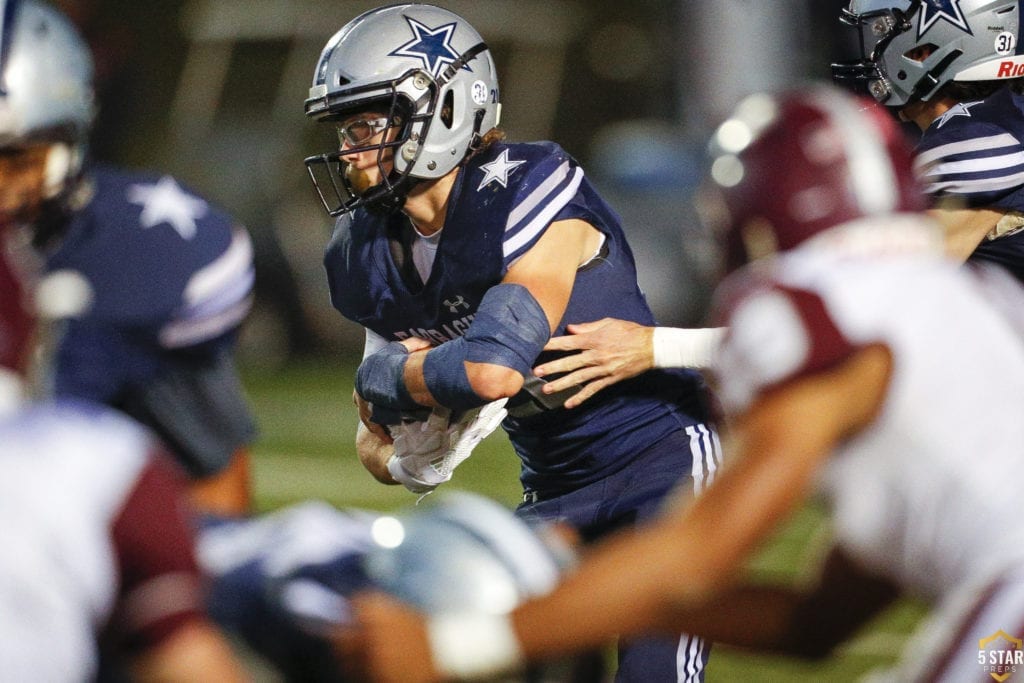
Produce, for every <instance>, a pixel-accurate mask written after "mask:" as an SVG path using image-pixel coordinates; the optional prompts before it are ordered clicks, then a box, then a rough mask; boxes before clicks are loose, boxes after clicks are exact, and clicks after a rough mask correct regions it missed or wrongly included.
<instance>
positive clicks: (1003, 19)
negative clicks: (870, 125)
mask: <svg viewBox="0 0 1024 683" xmlns="http://www.w3.org/2000/svg"><path fill="white" fill-rule="evenodd" d="M840 21H842V22H843V23H846V24H849V25H851V26H853V27H855V28H856V29H857V31H858V33H859V38H860V52H861V59H860V60H858V61H854V62H843V63H837V64H833V65H832V75H833V77H834V78H835V80H836V82H837V83H841V84H844V85H849V86H853V87H854V88H855V89H859V90H862V91H863V90H865V89H866V91H867V92H868V93H870V94H871V96H872V97H874V98H875V100H877V101H878V102H881V103H883V104H885V105H886V106H891V107H903V106H905V105H907V104H909V103H912V102H916V101H919V100H920V101H928V100H930V99H931V98H932V97H933V96H934V95H935V94H936V93H937V92H938V91H939V90H940V89H941V88H942V87H943V86H945V85H946V84H947V83H949V82H951V81H960V82H964V81H994V80H1001V79H1008V78H1018V77H1020V76H1024V56H1022V51H1021V46H1020V45H1019V44H1018V37H1019V29H1020V7H1019V2H1018V0H850V4H849V6H848V7H847V8H846V9H844V10H843V12H842V15H841V16H840ZM919 48H927V50H919ZM929 52H930V53H929ZM923 53H929V54H927V57H925V58H924V59H920V57H921V55H922V54H923Z"/></svg>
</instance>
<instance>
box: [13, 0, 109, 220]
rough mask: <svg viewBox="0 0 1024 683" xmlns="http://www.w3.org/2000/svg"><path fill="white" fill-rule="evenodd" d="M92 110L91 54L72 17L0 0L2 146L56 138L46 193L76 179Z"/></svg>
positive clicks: (34, 1)
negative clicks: (71, 20) (73, 23)
mask: <svg viewBox="0 0 1024 683" xmlns="http://www.w3.org/2000/svg"><path fill="white" fill-rule="evenodd" d="M94 116H95V99H94V95H93V64H92V55H91V53H90V51H89V48H88V46H87V45H86V44H85V42H84V41H83V40H82V38H81V36H79V34H78V32H77V31H76V30H75V28H74V26H73V25H72V24H71V22H70V21H69V20H68V19H67V18H66V17H65V16H64V15H62V14H61V13H60V12H58V11H57V10H55V9H54V8H52V7H50V6H49V5H47V4H45V3H43V2H40V1H39V0H0V148H10V147H23V146H26V145H30V144H34V143H38V142H49V143H52V144H51V146H50V150H49V153H48V155H47V160H46V170H45V185H44V189H43V195H44V197H43V198H44V200H49V201H53V200H56V201H58V202H59V201H63V200H64V199H66V196H67V194H68V193H69V191H70V190H71V188H72V186H73V185H74V184H75V180H77V178H78V177H79V175H80V173H81V170H82V163H83V160H84V157H85V150H86V147H87V142H88V137H89V132H90V129H91V126H92V122H93V118H94Z"/></svg>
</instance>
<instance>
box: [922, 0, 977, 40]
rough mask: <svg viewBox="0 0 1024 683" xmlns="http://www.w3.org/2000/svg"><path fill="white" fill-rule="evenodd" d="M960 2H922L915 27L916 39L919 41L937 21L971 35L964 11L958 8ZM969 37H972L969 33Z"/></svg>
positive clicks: (928, 0) (942, 0)
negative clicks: (941, 20) (943, 21)
mask: <svg viewBox="0 0 1024 683" xmlns="http://www.w3.org/2000/svg"><path fill="white" fill-rule="evenodd" d="M960 2H961V0H923V2H922V3H921V21H920V23H918V25H917V37H918V39H919V40H920V38H921V36H923V35H924V34H925V33H926V32H927V31H928V29H930V28H931V27H932V26H934V25H935V22H937V21H938V20H939V19H943V20H945V21H948V22H949V23H951V24H953V26H956V27H957V28H958V29H960V30H961V31H966V32H967V33H971V27H970V26H968V25H967V19H966V17H964V11H963V10H962V9H961V8H960ZM971 35H974V34H973V33H971Z"/></svg>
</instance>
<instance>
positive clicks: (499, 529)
mask: <svg viewBox="0 0 1024 683" xmlns="http://www.w3.org/2000/svg"><path fill="white" fill-rule="evenodd" d="M373 537H374V541H375V543H376V548H375V549H374V550H372V551H371V552H369V553H368V554H367V556H366V559H365V567H366V571H367V574H368V575H369V578H370V580H371V581H372V582H373V584H374V585H376V586H377V587H379V588H381V589H382V590H384V591H386V592H388V593H390V594H392V595H395V596H397V597H399V598H401V599H402V600H405V601H406V602H409V603H410V604H412V605H415V606H417V607H418V608H420V609H421V610H423V611H424V612H427V613H430V614H444V613H450V612H453V611H480V612H486V613H490V614H502V613H505V612H508V611H510V610H511V609H512V608H513V607H515V606H516V605H518V604H519V603H520V602H522V601H523V600H525V599H527V598H529V597H533V596H537V595H542V594H544V593H546V592H548V591H550V590H551V589H552V588H553V587H554V585H555V584H556V582H557V581H558V577H559V574H560V572H561V571H562V570H563V569H564V568H565V567H566V565H567V564H568V563H569V562H570V558H571V551H569V550H568V546H566V545H562V544H560V543H558V542H557V540H556V539H555V538H553V537H552V536H550V535H546V534H545V533H544V532H543V530H538V529H534V528H532V527H530V526H529V525H527V524H526V523H525V522H523V521H522V520H520V519H519V518H518V517H516V516H515V515H513V514H512V512H511V511H510V510H508V509H506V508H504V507H503V506H501V505H499V504H498V503H495V502H493V501H491V500H488V499H486V498H482V497H480V496H477V495H474V494H469V493H448V494H443V495H441V496H440V497H439V498H438V499H437V500H435V501H433V504H431V505H429V506H427V507H423V506H420V507H418V508H416V509H415V510H414V511H412V512H410V513H409V514H407V515H404V516H401V517H384V518H381V519H379V520H377V521H376V524H375V528H374V533H373Z"/></svg>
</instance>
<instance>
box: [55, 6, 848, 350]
mask: <svg viewBox="0 0 1024 683" xmlns="http://www.w3.org/2000/svg"><path fill="white" fill-rule="evenodd" d="M56 4H58V5H59V6H60V7H61V8H62V9H64V10H65V11H66V12H67V13H68V14H69V15H70V16H71V17H72V18H73V19H74V20H75V21H76V22H77V23H78V24H79V26H80V27H81V29H82V31H83V32H84V34H85V36H86V38H87V39H88V41H89V43H90V44H91V45H92V47H93V50H94V52H95V58H96V65H97V77H98V84H97V85H98V90H99V95H100V100H101V111H100V116H99V119H98V123H97V127H96V131H95V138H94V141H93V153H94V155H95V156H96V157H97V158H99V159H101V160H104V161H112V162H116V163H122V164H126V165H129V166H133V167H139V168H148V169H157V170H160V171H164V172H169V173H173V174H175V175H177V176H178V177H179V178H180V179H181V180H182V181H183V182H185V183H187V184H188V185H190V186H191V187H193V188H194V189H196V190H198V191H199V192H200V193H202V194H204V195H206V196H207V198H209V199H210V200H211V201H214V202H216V203H218V204H220V205H222V206H223V207H225V208H226V209H228V210H229V211H230V212H232V213H233V214H234V215H235V216H237V217H238V218H239V219H240V220H241V221H242V222H244V223H245V224H246V225H247V226H248V228H249V229H250V231H251V232H252V235H253V238H254V240H255V243H256V247H257V259H258V261H257V267H258V280H257V307H256V310H255V312H254V314H253V316H252V318H251V319H250V322H249V324H248V325H247V329H246V334H245V341H244V344H243V355H242V358H243V360H244V361H245V362H247V363H252V364H260V365H265V366H268V367H271V368H272V367H275V366H277V365H279V364H281V363H283V362H285V361H287V360H289V359H291V358H294V357H296V356H301V355H310V354H318V353H323V352H336V351H339V350H340V351H356V350H358V349H360V348H361V345H362V334H361V331H360V330H359V329H356V328H355V326H354V325H352V324H350V323H348V322H346V321H344V320H343V319H342V318H341V316H340V315H337V314H335V313H334V312H333V310H332V309H331V308H330V305H329V303H328V299H327V290H326V282H325V279H324V277H323V274H322V269H321V265H320V256H321V251H322V249H323V246H324V244H325V242H326V240H327V238H328V236H329V234H330V229H331V221H330V220H329V218H328V217H327V216H326V214H325V213H324V211H323V209H322V207H321V206H320V204H319V201H318V200H317V198H316V195H315V193H314V191H313V189H312V187H311V185H310V183H309V181H308V179H307V176H306V171H305V168H304V166H303V163H302V159H303V158H304V157H305V156H308V155H310V154H313V153H319V152H323V151H326V150H327V149H328V147H329V145H330V144H331V138H330V137H329V136H328V134H327V131H321V130H318V129H317V127H316V126H315V125H314V124H312V123H310V122H307V121H306V120H305V117H304V116H303V109H302V105H303V100H304V99H305V97H306V93H307V90H308V87H309V83H310V81H311V78H312V72H313V67H314V65H315V63H316V60H317V57H318V55H319V52H320V49H321V47H322V46H323V44H324V43H325V42H326V41H327V39H328V38H329V37H330V36H331V35H332V34H333V33H334V32H335V31H336V30H337V29H338V28H340V27H341V26H342V25H344V24H345V23H346V22H347V21H348V20H350V19H352V18H353V17H355V16H356V15H357V14H359V13H361V12H363V11H365V10H367V9H370V8H372V7H375V6H377V5H378V4H381V3H377V2H366V1H362V0H332V1H326V0H160V1H159V2H155V1H151V2H147V1H144V0H142V1H140V0H79V1H73V0H65V1H64V2H58V3H56ZM438 4H441V5H443V6H445V7H447V8H449V9H451V10H453V11H455V12H457V13H459V14H461V15H463V16H464V17H466V18H467V19H468V20H469V21H470V22H471V23H472V24H473V25H474V26H475V27H476V28H477V30H478V31H479V32H480V33H481V34H482V35H483V36H484V38H485V39H486V40H487V42H488V44H489V45H490V47H491V49H492V51H493V53H494V55H495V59H496V60H497V63H498V68H499V77H500V82H501V89H502V101H503V113H502V127H503V128H504V129H505V130H506V131H507V133H508V135H509V137H510V138H511V139H513V140H531V139H553V140H555V141H557V142H559V143H560V144H561V145H562V146H563V147H565V148H566V149H567V150H568V151H569V152H570V153H572V154H573V155H574V156H575V157H576V158H577V159H579V160H580V161H581V163H582V164H583V166H584V168H585V169H586V171H587V173H588V175H589V176H590V177H591V178H592V179H593V180H594V181H595V183H596V184H597V186H598V187H599V189H601V191H602V192H603V193H604V194H605V196H606V198H607V199H608V200H609V201H610V202H611V204H612V205H613V206H614V207H615V208H616V209H617V210H618V211H619V212H620V213H621V214H622V215H623V217H624V219H625V223H626V228H627V232H628V235H629V238H630V240H631V242H632V244H633V247H634V251H635V252H636V256H637V260H638V263H639V266H640V273H641V284H642V285H643V287H644V289H645V291H646V293H647V296H648V299H649V301H650V302H651V305H652V307H653V308H654V309H655V313H656V314H657V315H658V317H659V320H660V321H661V322H663V323H666V324H674V325H699V324H700V323H701V321H702V317H703V315H704V314H705V312H706V307H707V297H708V292H709V278H710V276H711V273H712V268H713V251H712V250H711V248H710V244H709V239H708V237H707V235H705V234H704V233H703V231H702V230H701V229H700V227H699V225H698V224H697V221H696V218H695V216H694V212H693V210H692V206H691V195H692V191H693V189H694V188H695V185H696V184H697V183H698V182H699V179H700V174H701V170H702V169H701V163H702V153H703V149H704V143H705V140H706V139H707V135H708V133H709V132H710V130H711V128H712V126H713V124H714V123H716V122H717V121H718V120H720V119H721V117H722V116H724V115H725V114H726V113H727V112H728V111H729V109H730V108H731V107H732V106H733V105H735V104H736V102H737V101H738V100H739V99H740V98H742V96H744V95H746V94H748V93H750V92H753V91H756V90H760V89H764V88H774V87H779V86H785V85H788V84H795V83H799V82H802V81H806V80H809V79H821V80H825V79H828V77H829V70H828V64H829V62H830V61H832V60H833V59H835V58H840V57H844V56H847V54H848V53H849V46H848V45H847V40H848V39H849V38H851V37H852V36H851V35H848V33H847V31H848V30H849V29H846V30H844V27H843V26H842V25H841V24H840V23H839V22H838V19H837V17H838V14H839V10H840V8H841V7H842V6H844V5H845V4H846V3H845V0H674V1H671V0H629V1H623V0H588V1H582V0H580V1H577V0H453V1H451V2H439V3H438Z"/></svg>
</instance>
